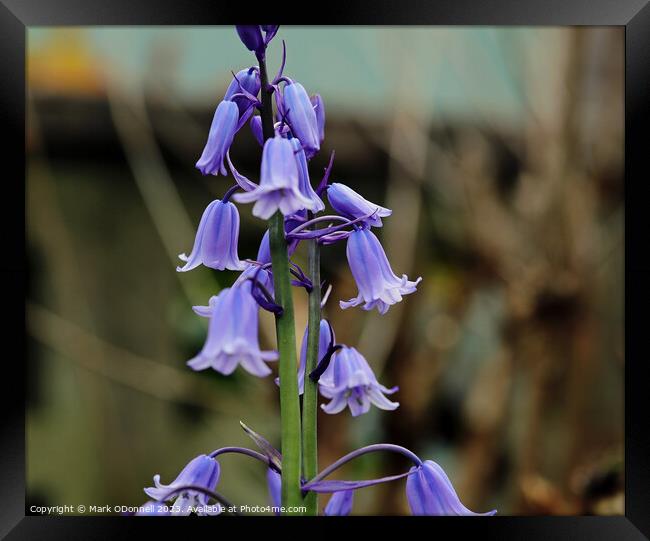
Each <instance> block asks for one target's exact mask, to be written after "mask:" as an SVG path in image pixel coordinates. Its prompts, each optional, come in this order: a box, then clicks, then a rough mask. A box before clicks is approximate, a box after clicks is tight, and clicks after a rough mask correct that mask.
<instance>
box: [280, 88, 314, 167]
mask: <svg viewBox="0 0 650 541" xmlns="http://www.w3.org/2000/svg"><path fill="white" fill-rule="evenodd" d="M283 102H284V103H283V107H284V110H285V111H286V115H287V120H288V121H289V125H290V126H291V132H292V133H293V135H294V136H295V137H297V138H298V139H299V140H300V143H301V144H302V147H303V148H304V149H305V154H306V155H307V158H311V157H312V156H313V155H314V154H316V153H317V152H318V151H319V150H320V131H319V127H318V120H317V119H316V113H315V112H314V107H313V105H312V103H311V101H310V99H309V96H308V95H307V91H306V90H305V87H304V86H302V85H301V84H300V83H291V84H287V85H286V86H285V87H284V94H283Z"/></svg>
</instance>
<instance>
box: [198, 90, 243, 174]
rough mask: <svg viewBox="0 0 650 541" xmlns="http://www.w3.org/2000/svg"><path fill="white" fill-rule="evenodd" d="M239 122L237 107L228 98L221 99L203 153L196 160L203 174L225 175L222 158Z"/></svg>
mask: <svg viewBox="0 0 650 541" xmlns="http://www.w3.org/2000/svg"><path fill="white" fill-rule="evenodd" d="M238 122H239V108H238V106H237V104H236V103H235V102H233V101H230V100H224V101H222V102H221V103H220V104H219V105H218V106H217V109H216V111H215V112H214V117H213V118H212V125H211V126H210V133H209V134H208V141H207V143H206V144H205V148H204V149H203V153H202V154H201V157H200V158H199V161H197V162H196V168H197V169H198V170H199V171H201V173H203V174H204V175H208V174H210V175H218V174H219V173H221V174H222V175H224V176H225V175H226V174H227V172H226V168H225V166H224V164H223V160H224V158H225V157H226V153H227V152H228V149H229V148H230V145H231V144H232V140H233V137H234V136H235V133H237V124H238Z"/></svg>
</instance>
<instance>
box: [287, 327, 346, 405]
mask: <svg viewBox="0 0 650 541" xmlns="http://www.w3.org/2000/svg"><path fill="white" fill-rule="evenodd" d="M308 336H309V325H307V326H306V327H305V332H304V333H303V335H302V344H301V346H300V362H299V363H298V394H303V393H304V392H305V367H306V366H307V337H308ZM334 341H335V338H334V336H333V335H332V328H331V327H330V324H329V323H328V322H327V320H326V319H321V320H320V331H319V333H318V361H320V360H321V359H322V358H323V357H324V356H325V354H326V353H327V350H328V349H329V347H330V345H331V344H332V343H334ZM275 383H276V384H277V385H280V378H275Z"/></svg>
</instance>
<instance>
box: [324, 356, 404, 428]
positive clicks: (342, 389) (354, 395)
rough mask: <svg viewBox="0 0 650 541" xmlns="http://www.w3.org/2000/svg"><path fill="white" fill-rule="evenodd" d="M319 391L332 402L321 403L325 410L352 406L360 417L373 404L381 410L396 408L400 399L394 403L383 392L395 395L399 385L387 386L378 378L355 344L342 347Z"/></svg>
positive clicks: (326, 373)
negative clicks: (390, 387) (354, 346)
mask: <svg viewBox="0 0 650 541" xmlns="http://www.w3.org/2000/svg"><path fill="white" fill-rule="evenodd" d="M318 383H319V390H320V394H322V395H323V396H324V397H325V398H330V399H331V401H330V402H329V404H322V405H321V408H323V411H324V412H325V413H331V414H334V413H339V412H341V411H343V410H344V409H345V407H346V406H349V407H350V413H352V416H353V417H357V416H358V415H361V414H363V413H367V412H368V411H369V410H370V404H374V405H375V406H377V407H378V408H379V409H382V410H394V409H397V407H398V406H399V402H391V401H390V400H388V399H387V398H386V397H385V396H384V395H385V394H393V393H394V392H396V391H397V389H398V387H393V388H392V389H388V388H387V387H384V386H383V385H381V384H380V383H379V382H378V381H377V377H376V376H375V374H374V372H373V371H372V369H371V368H370V365H369V364H368V361H366V359H365V358H364V357H363V355H361V353H359V352H358V351H357V350H356V349H355V348H353V347H347V346H343V348H342V349H341V350H339V351H337V352H336V353H335V354H334V356H333V358H332V361H331V362H330V365H329V366H328V367H327V370H325V372H324V373H323V375H322V376H321V377H320V379H319V381H318Z"/></svg>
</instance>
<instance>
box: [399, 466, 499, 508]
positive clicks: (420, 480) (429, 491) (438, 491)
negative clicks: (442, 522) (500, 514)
mask: <svg viewBox="0 0 650 541" xmlns="http://www.w3.org/2000/svg"><path fill="white" fill-rule="evenodd" d="M406 497H407V499H408V502H409V507H410V508H411V512H412V513H413V514H414V515H482V516H487V515H494V514H495V513H496V509H494V510H492V511H488V512H487V513H474V512H473V511H470V510H469V509H467V507H465V506H464V505H463V504H462V503H461V502H460V499H459V498H458V495H457V494H456V491H455V490H454V487H453V486H452V484H451V481H450V480H449V477H447V474H446V473H445V472H444V471H443V469H442V468H441V467H440V466H439V465H438V464H436V463H435V462H433V461H432V460H427V461H425V462H423V463H422V465H421V466H418V467H413V468H411V469H410V470H409V476H408V478H407V479H406Z"/></svg>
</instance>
